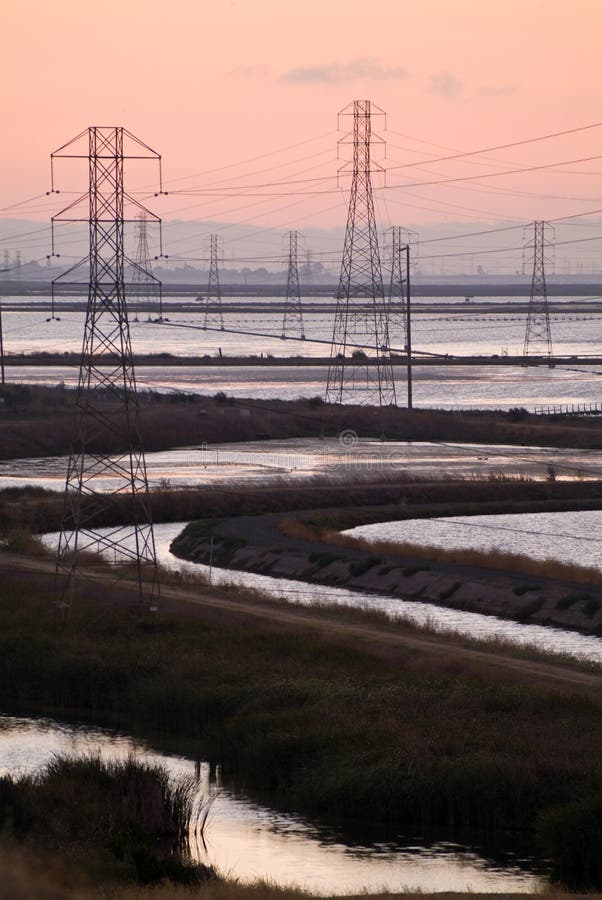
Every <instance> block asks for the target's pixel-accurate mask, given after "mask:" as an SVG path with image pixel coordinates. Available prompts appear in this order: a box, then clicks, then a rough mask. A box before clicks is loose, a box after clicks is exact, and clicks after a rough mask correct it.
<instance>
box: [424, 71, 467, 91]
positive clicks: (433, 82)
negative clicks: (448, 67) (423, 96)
mask: <svg viewBox="0 0 602 900" xmlns="http://www.w3.org/2000/svg"><path fill="white" fill-rule="evenodd" d="M429 90H430V91H431V92H432V93H433V94H441V95H442V96H443V97H457V96H458V94H459V93H460V92H461V90H462V83H461V82H460V81H458V79H457V78H456V76H455V75H450V74H449V73H448V72H441V73H440V74H439V75H431V79H430V83H429Z"/></svg>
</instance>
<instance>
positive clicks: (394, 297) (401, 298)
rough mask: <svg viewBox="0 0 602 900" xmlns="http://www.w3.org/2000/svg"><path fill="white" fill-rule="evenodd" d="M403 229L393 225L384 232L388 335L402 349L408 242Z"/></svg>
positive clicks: (405, 329) (405, 335) (405, 328)
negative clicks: (388, 274)
mask: <svg viewBox="0 0 602 900" xmlns="http://www.w3.org/2000/svg"><path fill="white" fill-rule="evenodd" d="M405 237H406V235H405V231H404V229H403V228H401V227H400V226H399V225H394V226H393V227H392V228H390V229H389V230H388V231H387V232H386V233H385V247H386V253H387V257H388V262H389V271H390V278H389V295H388V297H387V303H388V307H389V317H388V318H389V337H390V338H391V344H392V345H393V346H395V347H400V348H403V349H406V348H407V345H408V302H407V262H406V250H407V252H408V253H409V243H408V241H407V240H405Z"/></svg>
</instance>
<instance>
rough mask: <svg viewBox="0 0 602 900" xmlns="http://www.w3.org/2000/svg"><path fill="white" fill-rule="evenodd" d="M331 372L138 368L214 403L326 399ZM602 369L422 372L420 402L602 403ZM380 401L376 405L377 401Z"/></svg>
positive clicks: (18, 370)
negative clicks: (218, 398)
mask: <svg viewBox="0 0 602 900" xmlns="http://www.w3.org/2000/svg"><path fill="white" fill-rule="evenodd" d="M6 371H7V378H8V380H9V381H17V382H26V383H28V384H48V385H57V384H59V383H60V382H63V383H64V384H66V385H68V386H71V387H73V386H74V385H76V384H77V376H78V369H77V368H76V367H75V366H71V367H70V366H10V367H7V370H6ZM327 372H328V370H327V367H326V366H261V365H257V366H219V365H211V366H169V365H165V366H163V365H162V366H137V367H136V380H137V383H138V387H139V389H147V390H153V391H158V392H160V393H175V394H178V393H191V394H198V395H201V396H206V397H213V396H214V395H215V394H217V393H218V392H220V391H221V392H223V393H225V394H227V395H228V396H231V397H236V398H238V399H240V400H242V399H249V398H255V399H261V400H272V399H274V398H276V399H281V400H299V399H302V398H308V397H322V398H323V397H324V392H325V389H326V377H327ZM394 372H395V378H396V384H397V388H396V390H397V403H398V405H400V406H405V405H406V404H407V382H406V376H405V370H404V369H403V368H401V367H399V366H396V367H395V369H394ZM601 376H602V370H601V369H600V368H599V367H598V368H596V367H595V366H587V367H583V368H579V369H575V368H571V367H569V366H564V367H561V366H558V367H556V368H555V369H548V368H547V367H545V366H543V367H537V368H522V367H520V366H443V365H437V366H417V367H414V374H413V401H414V406H415V407H421V408H424V409H513V408H515V407H522V408H525V409H527V410H529V411H530V412H533V411H534V410H535V408H536V407H540V406H550V405H553V404H557V405H558V404H560V405H571V406H572V405H577V404H585V403H587V404H589V403H596V402H598V401H599V399H600V385H601V381H600V378H601ZM373 402H374V401H373Z"/></svg>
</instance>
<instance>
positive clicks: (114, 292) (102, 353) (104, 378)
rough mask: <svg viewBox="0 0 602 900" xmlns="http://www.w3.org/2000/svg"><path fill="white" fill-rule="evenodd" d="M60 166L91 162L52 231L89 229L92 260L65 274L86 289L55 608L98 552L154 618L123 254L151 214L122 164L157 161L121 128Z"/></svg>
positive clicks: (84, 142)
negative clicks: (76, 225) (132, 227)
mask: <svg viewBox="0 0 602 900" xmlns="http://www.w3.org/2000/svg"><path fill="white" fill-rule="evenodd" d="M61 157H65V158H71V159H73V158H75V159H86V160H87V162H88V172H89V185H88V190H87V191H86V193H85V194H83V195H82V196H81V197H80V198H79V200H76V201H74V202H73V203H72V204H70V205H69V206H68V207H67V208H66V209H64V210H63V211H62V212H61V213H59V214H58V215H57V216H54V217H53V220H52V222H53V226H54V222H55V221H60V222H81V221H87V222H88V227H89V241H90V252H89V256H88V257H87V258H86V260H83V261H80V262H79V263H77V264H76V266H74V267H72V269H70V270H68V271H69V272H72V271H73V270H77V269H78V268H79V267H81V266H82V265H83V264H84V262H86V261H87V263H88V267H89V280H88V303H87V309H86V322H85V326H84V338H83V347H82V356H81V364H80V371H79V379H78V385H77V393H76V403H75V413H74V427H73V438H72V444H71V450H70V454H69V463H68V470H67V481H66V486H65V503H64V512H63V521H62V526H61V534H60V539H59V546H58V550H57V558H56V587H57V597H58V605H59V606H60V607H61V608H62V609H63V611H66V612H68V610H69V609H70V605H71V595H72V590H73V582H74V578H75V574H76V571H77V568H78V565H79V564H80V561H81V554H82V553H83V552H85V551H97V550H101V551H105V552H106V551H108V552H109V554H110V556H111V557H112V558H113V559H114V560H115V561H118V562H121V563H129V564H130V565H132V566H133V568H134V571H135V574H136V578H137V585H138V594H139V598H140V600H142V601H144V602H146V603H147V604H148V608H149V609H150V610H151V611H156V608H157V601H158V584H157V559H156V553H155V540H154V533H153V525H152V519H151V512H150V495H149V489H148V480H147V474H146V463H145V458H144V452H143V449H142V440H141V436H140V416H139V404H138V395H137V391H136V377H135V373H134V362H133V357H132V347H131V341H130V331H129V324H128V311H127V304H126V289H125V288H126V286H125V281H124V270H125V267H126V265H129V266H131V267H133V266H134V265H135V264H134V263H133V262H132V260H130V259H128V258H127V256H126V255H125V249H124V223H125V222H128V221H135V220H136V219H137V218H138V217H139V216H140V214H141V213H143V214H144V215H145V216H146V217H149V216H151V214H150V213H149V212H148V210H145V209H144V208H143V207H142V206H141V205H140V204H139V203H137V202H136V201H135V200H133V199H132V198H131V197H129V196H128V194H127V193H126V191H125V189H124V161H125V160H128V159H131V160H141V159H152V160H157V161H159V164H160V157H159V155H158V154H157V153H156V152H155V151H154V150H151V148H150V147H148V146H147V145H146V144H144V143H142V141H140V140H139V139H138V138H136V137H134V135H132V134H131V133H130V132H128V131H127V130H126V129H125V128H122V127H91V128H88V129H86V130H85V131H83V132H81V134H79V135H78V136H77V137H75V138H73V140H71V141H69V142H68V143H67V144H65V145H63V146H62V147H60V148H59V149H58V150H57V151H55V152H54V153H53V154H52V156H51V160H52V165H53V170H54V161H55V160H56V159H59V158H61ZM53 185H54V171H53ZM53 190H54V186H53ZM152 218H153V219H154V220H155V221H158V219H156V217H154V216H152ZM53 243H54V242H53ZM65 274H67V273H65ZM103 526H105V527H104V528H103ZM106 526H109V527H108V528H107V527H106ZM101 529H102V531H101Z"/></svg>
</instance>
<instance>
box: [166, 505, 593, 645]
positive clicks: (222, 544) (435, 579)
mask: <svg viewBox="0 0 602 900" xmlns="http://www.w3.org/2000/svg"><path fill="white" fill-rule="evenodd" d="M292 515H294V514H292ZM290 516H291V514H287V516H283V515H282V514H270V515H263V516H238V517H236V518H231V519H223V520H216V519H204V520H202V521H199V522H192V523H190V525H188V526H187V527H186V529H185V530H184V531H183V532H182V534H181V535H179V536H178V538H176V540H175V541H174V542H173V544H172V547H171V549H172V552H173V553H174V554H175V555H176V556H179V557H181V558H183V559H188V560H192V561H194V562H199V563H204V564H208V563H209V561H210V558H211V555H212V559H213V563H214V564H215V565H218V566H221V567H225V568H232V569H238V570H242V571H247V572H254V573H258V574H261V575H271V576H274V577H277V578H278V577H281V578H290V579H296V580H299V581H306V582H311V583H314V584H323V585H329V586H336V587H345V588H350V589H352V590H353V589H355V590H358V591H359V590H361V591H362V592H364V593H375V594H384V595H386V596H391V597H399V598H400V599H405V600H421V601H424V602H428V603H434V604H437V605H440V606H446V607H449V608H452V609H460V610H465V611H469V612H478V613H482V614H484V615H495V616H499V617H500V618H504V619H512V620H515V621H519V622H528V623H530V624H536V625H553V626H557V627H561V628H565V629H570V630H575V631H580V632H582V633H584V634H599V635H602V587H601V586H599V585H589V584H577V583H574V582H570V581H560V580H557V579H551V578H546V577H545V576H544V577H539V576H537V577H532V576H528V575H525V574H522V573H520V572H510V571H501V570H495V569H485V568H478V567H477V566H466V565H461V564H454V563H451V562H441V561H437V560H425V559H418V558H411V557H407V556H401V555H395V553H394V552H391V553H386V554H383V553H378V554H376V553H370V552H369V551H366V550H363V549H357V548H348V547H341V546H337V545H335V544H332V543H328V542H327V541H324V540H323V541H314V540H306V539H303V538H301V537H290V536H289V535H287V534H285V533H283V530H282V523H283V519H285V518H286V519H289V518H290Z"/></svg>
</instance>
